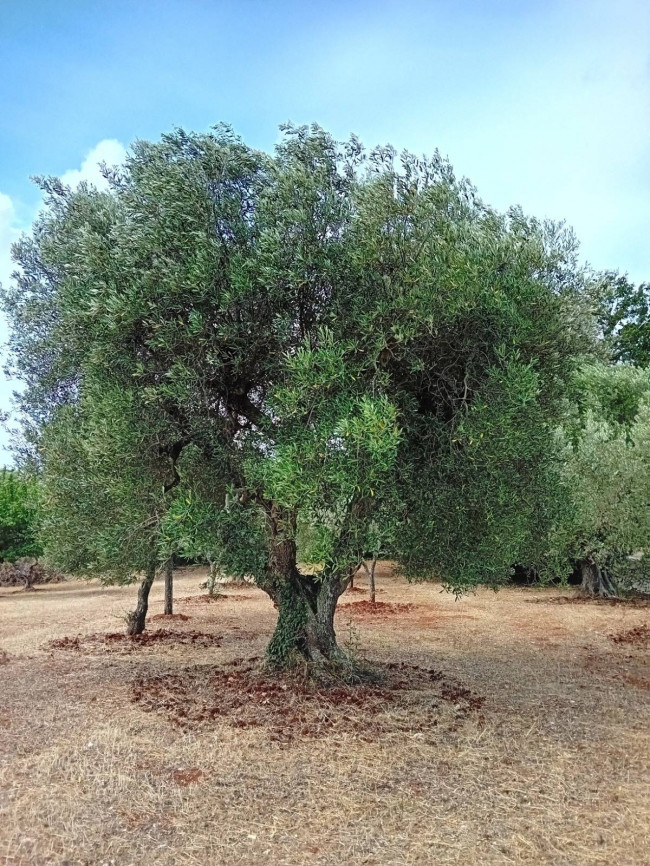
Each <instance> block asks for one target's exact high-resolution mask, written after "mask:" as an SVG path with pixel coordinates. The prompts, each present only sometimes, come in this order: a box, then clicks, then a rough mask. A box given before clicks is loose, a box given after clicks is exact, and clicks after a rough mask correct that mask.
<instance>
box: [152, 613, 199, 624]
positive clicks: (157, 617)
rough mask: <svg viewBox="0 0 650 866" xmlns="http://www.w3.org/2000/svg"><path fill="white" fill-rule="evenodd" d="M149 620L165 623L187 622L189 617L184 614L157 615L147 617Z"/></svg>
mask: <svg viewBox="0 0 650 866" xmlns="http://www.w3.org/2000/svg"><path fill="white" fill-rule="evenodd" d="M149 619H151V620H161V619H162V620H165V621H166V622H173V621H177V622H187V621H188V619H189V616H187V614H185V613H157V614H156V615H155V616H152V617H149Z"/></svg>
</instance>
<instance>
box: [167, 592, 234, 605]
mask: <svg viewBox="0 0 650 866" xmlns="http://www.w3.org/2000/svg"><path fill="white" fill-rule="evenodd" d="M227 598H230V596H228V595H224V593H223V592H218V593H215V594H214V595H188V596H186V597H185V598H179V599H177V600H176V604H212V602H214V601H224V600H225V599H227Z"/></svg>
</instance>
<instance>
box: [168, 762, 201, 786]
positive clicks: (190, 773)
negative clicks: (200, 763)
mask: <svg viewBox="0 0 650 866" xmlns="http://www.w3.org/2000/svg"><path fill="white" fill-rule="evenodd" d="M202 776H203V770H199V768H198V767H188V769H186V770H172V779H173V780H174V781H175V782H176V784H177V785H178V787H179V788H187V786H188V785H194V784H196V782H198V781H199V779H200V778H201V777H202Z"/></svg>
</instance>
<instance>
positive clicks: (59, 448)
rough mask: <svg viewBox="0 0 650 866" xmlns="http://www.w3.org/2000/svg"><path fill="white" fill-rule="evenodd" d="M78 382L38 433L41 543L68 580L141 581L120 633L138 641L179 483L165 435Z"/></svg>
mask: <svg viewBox="0 0 650 866" xmlns="http://www.w3.org/2000/svg"><path fill="white" fill-rule="evenodd" d="M85 384H86V388H85V389H84V395H83V397H82V398H81V399H80V400H79V401H77V402H76V403H74V404H69V405H62V406H59V407H58V408H57V409H56V411H55V412H54V413H53V415H52V417H51V418H50V420H49V421H48V422H47V423H46V424H45V425H44V426H43V428H42V430H41V435H40V438H39V448H40V450H41V479H42V481H41V484H42V490H43V542H44V546H45V551H46V554H47V558H48V560H49V561H50V562H52V563H53V564H54V565H55V566H58V567H60V568H61V569H63V570H65V571H67V572H68V573H70V574H78V575H81V576H84V577H98V578H100V579H101V580H102V581H103V582H106V583H119V584H127V583H131V582H133V581H134V580H135V579H137V578H138V576H141V575H144V578H143V579H142V581H141V583H140V586H139V590H138V601H137V605H136V608H135V610H134V611H133V612H132V613H130V614H129V616H128V618H127V632H128V633H129V634H139V633H141V632H142V631H143V630H144V628H145V620H146V615H147V609H148V599H149V592H150V589H151V585H152V583H153V580H154V578H155V575H156V572H157V570H158V569H159V568H161V567H163V568H164V567H166V564H167V563H169V562H170V560H171V557H172V555H173V549H170V548H169V547H168V546H166V545H165V544H164V543H163V539H162V533H161V526H162V523H163V521H164V519H165V515H166V512H167V509H168V507H169V502H170V499H171V497H172V496H173V490H174V488H175V486H176V484H177V479H178V475H177V472H176V469H175V462H174V457H173V454H172V453H170V451H169V449H168V448H167V447H166V445H165V442H166V437H167V436H168V435H169V430H168V429H165V425H164V424H161V423H158V422H157V421H156V419H154V418H151V417H148V413H147V409H146V407H144V406H143V405H142V404H141V403H140V400H139V397H138V395H137V394H135V393H134V392H133V391H130V392H129V391H126V390H123V389H121V388H120V387H119V386H114V385H113V386H111V385H109V384H107V383H106V382H103V381H102V382H101V387H97V386H96V384H95V386H94V387H91V383H90V382H89V381H86V383H85ZM145 422H147V423H145Z"/></svg>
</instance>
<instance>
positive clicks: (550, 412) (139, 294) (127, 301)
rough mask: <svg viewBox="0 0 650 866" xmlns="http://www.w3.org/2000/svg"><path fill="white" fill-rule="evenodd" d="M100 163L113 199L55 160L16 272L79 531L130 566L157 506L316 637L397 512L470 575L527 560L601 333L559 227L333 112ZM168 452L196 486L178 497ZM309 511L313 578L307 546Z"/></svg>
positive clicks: (463, 581) (43, 439)
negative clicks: (371, 144) (259, 134)
mask: <svg viewBox="0 0 650 866" xmlns="http://www.w3.org/2000/svg"><path fill="white" fill-rule="evenodd" d="M108 177H109V181H110V187H111V191H110V192H109V193H99V192H97V191H94V190H92V189H91V188H88V187H85V186H83V185H82V186H81V187H80V188H79V190H78V191H76V192H72V191H70V190H68V189H65V188H64V187H62V186H61V184H60V183H59V182H58V181H56V180H52V179H49V180H45V181H43V182H42V185H43V187H44V190H45V192H46V196H47V204H48V207H47V209H46V211H45V212H44V214H43V215H42V216H41V217H40V218H39V220H38V222H37V224H36V226H35V228H34V231H33V233H32V235H31V236H30V237H28V238H26V239H24V240H23V241H22V242H21V243H20V244H19V245H18V246H17V248H16V256H17V259H18V261H19V263H20V264H21V265H22V268H23V273H22V275H21V276H20V277H19V279H18V280H17V282H16V284H15V286H14V287H13V288H10V289H9V290H8V291H7V292H5V307H6V309H7V310H8V312H9V314H10V317H11V319H12V321H13V324H14V328H13V337H12V357H13V362H14V365H15V368H16V372H17V374H18V375H20V376H21V377H22V378H23V379H24V380H25V382H26V390H25V392H24V398H23V410H24V416H25V419H26V428H27V432H28V438H29V437H31V439H32V441H33V442H34V443H35V444H36V445H37V446H39V447H41V448H42V449H43V451H42V452H41V453H42V454H43V455H44V458H45V459H44V463H45V466H46V472H49V473H50V478H51V482H50V483H51V485H52V486H53V487H55V488H59V487H60V488H61V495H62V496H64V497H67V499H65V501H66V503H68V504H67V505H66V506H65V508H66V509H68V513H69V515H70V521H69V525H67V526H65V525H62V526H60V529H61V532H62V533H63V536H62V537H65V533H68V535H67V537H68V539H69V540H68V542H66V544H67V545H68V549H72V548H73V547H74V540H73V537H72V526H73V525H74V523H75V522H76V520H77V517H78V519H79V523H78V526H79V535H80V536H82V542H81V544H82V547H83V549H84V552H83V557H82V558H83V559H84V560H88V561H92V562H93V563H95V565H93V567H94V568H97V569H99V568H100V567H101V560H100V559H99V558H97V557H98V554H97V551H98V550H100V551H101V550H108V549H110V550H113V551H117V550H118V549H122V550H123V551H124V561H126V559H128V558H130V559H131V560H132V565H133V566H134V565H135V564H136V562H137V563H138V564H139V563H141V561H142V559H143V557H142V556H141V552H143V551H145V550H146V549H148V547H147V545H149V544H150V541H151V540H150V538H149V536H148V535H147V531H144V532H142V533H140V530H141V528H142V527H145V528H146V527H149V526H152V527H153V526H160V527H161V528H162V537H163V538H164V539H167V540H166V541H165V543H166V544H169V545H171V544H172V543H173V540H174V537H176V536H177V540H179V543H181V544H182V546H185V548H186V549H194V550H197V551H198V550H199V549H201V550H204V551H205V552H206V554H207V553H208V552H209V553H210V555H215V556H218V557H220V558H222V559H223V562H220V563H219V564H220V566H221V567H222V568H223V570H224V571H226V572H227V573H233V574H242V573H249V574H253V575H254V576H255V577H256V579H257V580H258V582H259V583H260V585H262V586H264V588H266V589H267V590H268V591H269V592H270V593H271V594H272V596H273V597H274V599H275V600H276V601H277V602H278V604H279V606H280V611H281V613H280V620H281V622H284V623H285V624H286V628H287V629H289V630H291V629H293V630H294V631H295V633H296V635H298V634H299V633H301V634H302V635H303V637H302V638H300V640H299V641H298V642H299V643H300V641H302V642H303V643H304V640H303V638H304V639H305V640H306V639H307V637H306V636H308V637H309V639H311V637H313V634H314V633H315V632H318V629H319V628H320V625H318V627H316V626H315V625H314V623H313V622H312V619H313V617H316V618H318V617H321V619H322V618H323V617H329V618H330V620H331V618H332V617H333V611H334V608H335V604H336V599H337V598H338V595H339V594H340V592H341V591H342V589H343V588H344V587H345V585H346V582H347V580H348V579H349V577H350V574H351V573H352V572H353V571H354V570H355V569H356V567H357V566H358V564H359V562H360V560H361V559H362V558H363V556H364V554H365V552H366V551H367V550H368V549H369V548H370V547H371V546H372V545H373V544H375V541H376V535H377V526H378V521H379V520H380V519H381V521H382V523H384V522H385V523H386V524H389V525H387V526H386V530H385V534H386V537H390V539H391V547H392V549H393V552H394V555H395V557H396V558H397V559H398V560H399V561H400V563H401V564H402V566H403V568H404V570H405V571H406V573H407V574H408V575H409V576H412V577H415V578H420V579H424V578H427V577H432V576H442V577H443V578H444V579H445V580H446V581H447V583H448V584H449V585H451V586H453V587H454V588H456V589H458V590H462V589H463V588H464V587H467V586H470V585H472V584H475V583H477V582H482V581H488V582H491V583H494V584H497V583H499V582H501V581H503V580H505V579H506V578H507V577H508V574H509V570H510V566H511V565H512V564H513V563H515V562H518V561H522V560H523V559H524V558H526V557H528V558H530V557H532V556H533V550H534V548H535V547H536V545H537V543H538V541H537V540H538V538H539V537H540V536H543V532H541V527H542V525H543V524H544V521H545V520H546V519H547V507H546V503H547V501H548V500H549V496H548V491H549V488H550V487H552V485H553V484H555V479H556V475H557V466H556V461H555V457H554V449H553V444H552V441H551V439H552V437H551V430H552V429H553V428H554V427H555V426H556V425H557V423H558V419H559V411H560V408H561V398H562V395H563V393H564V390H565V386H566V382H567V379H568V378H569V377H570V375H571V371H572V368H573V366H574V364H575V359H576V357H577V356H578V354H579V353H580V352H581V351H583V350H585V349H586V348H588V343H589V333H588V332H589V326H588V325H587V324H585V318H584V316H583V310H582V297H583V276H582V273H581V271H580V269H579V268H578V267H577V265H576V259H575V242H574V240H573V238H572V236H571V234H570V233H569V232H567V231H566V230H565V229H563V228H562V227H561V226H557V225H552V224H549V223H540V222H539V221H537V220H535V219H530V218H527V217H525V216H524V215H523V213H522V212H521V211H520V210H519V209H516V208H514V209H511V210H510V211H508V212H507V213H506V214H500V213H497V212H495V211H494V210H493V209H491V208H489V207H488V206H486V205H485V204H484V203H483V202H482V201H481V200H480V199H479V198H478V196H477V194H476V191H475V190H474V188H473V187H472V186H471V184H469V183H468V182H467V181H466V180H462V179H458V178H457V177H456V176H455V175H454V173H453V171H452V169H451V166H450V165H449V164H448V163H447V162H446V161H445V160H444V159H442V158H441V157H440V155H439V154H437V153H436V154H434V155H433V156H432V157H431V158H426V159H425V158H417V157H415V156H413V155H412V154H408V153H404V154H402V155H401V156H399V157H398V156H397V154H396V153H395V151H394V150H393V149H392V148H390V147H384V148H378V149H375V150H374V151H371V152H370V153H366V152H365V151H364V150H363V148H362V146H361V144H360V143H359V142H358V141H357V140H356V139H354V138H352V139H350V140H349V141H348V142H344V143H338V142H336V141H334V140H333V139H332V138H331V137H330V136H329V135H328V134H327V133H325V132H324V131H323V130H322V129H320V128H318V127H316V126H313V127H309V128H308V127H300V128H285V129H284V135H283V138H282V140H281V142H280V144H279V145H278V146H277V148H276V149H275V151H274V153H273V154H272V155H268V154H263V153H260V152H259V151H256V150H254V149H252V148H250V147H248V146H247V145H246V144H245V143H244V142H243V141H241V139H239V138H238V137H237V136H235V135H234V134H233V133H232V131H231V130H229V129H228V128H226V127H218V128H216V129H215V130H213V131H212V132H210V133H209V134H190V133H186V132H184V131H182V130H176V131H174V132H173V133H171V134H168V135H165V136H163V137H162V139H161V140H160V141H159V142H156V143H151V142H137V143H136V144H135V145H134V147H133V153H132V155H131V157H130V158H129V160H128V161H127V163H126V165H125V166H124V167H123V168H122V169H120V170H118V171H114V172H109V173H108ZM106 395H108V396H106ZM111 395H112V396H111ZM115 395H118V396H115ZM122 399H124V400H127V401H132V402H131V403H129V405H130V406H132V407H133V411H131V410H130V409H129V411H126V412H125V413H123V415H122V416H120V417H121V418H122V420H119V422H118V423H117V424H116V427H115V433H114V434H111V436H112V437H113V438H111V437H108V438H107V436H108V433H107V432H106V431H105V428H104V426H102V424H103V422H101V419H102V418H103V417H104V414H106V412H107V410H106V409H105V408H102V407H105V401H106V400H108V402H109V404H112V403H113V402H114V401H115V400H118V402H119V400H122ZM109 414H110V413H109ZM98 419H100V420H98ZM60 425H63V428H66V426H67V429H68V430H71V431H74V432H75V435H74V436H71V438H70V440H69V441H70V443H71V444H70V445H69V446H68V445H66V444H65V442H66V439H65V436H64V435H58V436H57V434H56V430H57V429H58V427H59V426H60ZM152 433H153V434H154V435H150V434H152ZM116 437H117V438H116ZM120 437H123V439H120ZM94 442H99V443H100V444H99V445H96V444H93V443H94ZM143 446H144V447H143ZM190 448H192V449H194V453H195V455H200V459H199V458H198V457H197V459H194V458H192V459H190V456H189V451H188V449H190ZM120 450H123V452H124V455H125V458H126V459H125V460H124V461H122V462H121V461H120V460H119V459H118V455H119V452H120ZM109 452H110V454H111V455H112V456H111V459H110V460H108V459H106V460H104V457H103V456H102V455H103V454H104V453H109ZM186 454H187V455H188V456H187V459H186ZM77 460H79V461H80V465H83V466H86V465H87V466H88V467H90V468H91V469H92V472H91V473H90V475H89V480H88V482H87V485H85V486H84V488H83V490H84V496H83V501H84V502H88V503H92V504H91V505H90V506H88V508H87V513H79V514H77V512H75V510H74V509H75V508H76V507H77V506H76V503H75V501H74V490H73V487H74V484H73V482H72V481H71V482H70V483H69V484H67V482H65V481H64V480H63V481H61V482H59V479H66V478H68V477H69V478H72V477H73V474H74V473H73V469H74V467H73V464H74V463H75V461H77ZM140 461H141V470H139V469H138V466H139V464H140ZM202 466H203V468H202ZM206 466H207V467H209V468H208V469H206ZM47 467H49V468H47ZM167 471H170V472H171V473H172V476H173V478H174V480H177V481H180V484H179V495H178V498H177V500H176V501H175V502H174V503H170V502H167V501H165V502H164V505H160V503H159V498H158V497H159V496H160V495H163V498H164V496H166V495H167V494H161V491H165V490H166V489H167V487H168V482H167V481H166V480H165V481H162V480H161V478H160V474H161V473H162V474H164V473H165V472H167ZM205 477H209V478H211V479H215V481H214V483H213V484H212V486H210V485H206V484H204V479H205ZM217 479H218V481H217ZM104 482H105V483H106V484H107V486H108V489H109V491H110V495H109V497H108V498H107V499H106V498H103V494H102V487H103V484H104ZM181 489H182V491H183V495H180V490H181ZM226 492H227V494H228V495H227V497H226V495H225V494H226ZM188 500H189V501H188ZM61 501H63V500H61ZM226 502H227V503H228V504H227V505H226ZM170 506H171V508H170ZM95 509H98V510H99V514H100V517H101V519H99V520H97V519H95V516H93V511H94V510H95ZM64 510H65V509H64ZM162 511H164V513H165V515H166V516H165V518H164V520H163V519H162V518H161V519H160V520H159V515H160V514H161V513H162ZM111 513H115V514H116V515H117V516H118V519H117V521H116V523H115V526H111V525H110V519H109V515H110V514H111ZM73 515H74V520H73V519H72V516H73ZM152 515H153V517H152ZM150 521H151V522H150ZM174 523H175V524H176V525H177V527H178V529H177V530H174V529H173V526H174ZM305 524H307V525H309V526H312V527H314V528H315V531H316V537H317V539H318V545H319V550H318V560H319V562H321V563H322V570H321V572H320V573H319V574H317V575H315V576H311V575H303V574H301V573H300V571H299V570H298V568H297V565H296V550H295V534H296V529H297V527H298V526H299V525H305ZM130 526H131V527H138V528H139V529H138V533H139V534H138V536H137V538H138V540H137V542H136V541H135V536H133V539H134V540H133V541H132V542H131V541H130V542H129V543H127V544H122V546H121V547H120V544H121V543H122V542H123V541H124V539H127V538H130V536H129V532H130V530H129V527H130ZM170 527H171V528H170ZM55 536H56V532H54V531H53V532H51V533H50V539H51V542H50V543H51V544H52V545H56V544H62V543H63V542H61V541H57V540H56V538H55ZM211 538H212V539H214V540H211ZM98 540H101V543H99V542H98ZM87 545H88V546H89V549H88V551H86V546H87ZM208 548H209V551H208ZM128 551H132V553H129V555H128V556H127V552H128ZM93 557H95V558H93ZM138 567H141V566H140V565H138ZM292 605H293V607H292ZM283 611H284V612H283ZM323 611H326V613H323ZM319 622H320V621H319ZM321 625H322V623H321ZM312 626H314V627H313V628H312ZM330 626H331V622H330ZM330 631H331V629H330ZM287 635H288V633H287V634H284V635H283V636H282V639H281V640H280V639H278V641H277V642H276V643H277V646H282V647H283V650H282V652H284V651H285V648H286V647H288V646H290V645H291V640H292V639H291V638H290V636H287ZM323 635H324V632H323V634H322V635H321V637H323ZM319 640H320V638H319ZM332 641H333V632H331V634H330V636H329V637H327V640H326V639H325V637H323V640H322V641H321V647H324V648H325V649H323V652H329V651H330V649H331V647H332Z"/></svg>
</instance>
